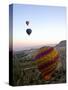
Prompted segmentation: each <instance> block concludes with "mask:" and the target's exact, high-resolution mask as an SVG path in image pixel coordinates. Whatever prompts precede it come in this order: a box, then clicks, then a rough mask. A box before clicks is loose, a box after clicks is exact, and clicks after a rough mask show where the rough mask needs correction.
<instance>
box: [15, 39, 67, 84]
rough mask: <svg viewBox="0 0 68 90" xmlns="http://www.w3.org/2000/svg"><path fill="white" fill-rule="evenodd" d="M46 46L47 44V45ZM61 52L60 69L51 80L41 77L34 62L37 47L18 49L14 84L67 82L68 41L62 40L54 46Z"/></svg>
mask: <svg viewBox="0 0 68 90" xmlns="http://www.w3.org/2000/svg"><path fill="white" fill-rule="evenodd" d="M45 47H46V46H45ZM54 47H55V48H56V49H57V50H58V52H59V54H60V64H59V66H58V67H59V69H58V70H56V71H55V73H54V75H53V76H52V79H51V80H50V81H45V80H44V79H42V77H41V73H40V72H39V70H38V68H37V65H36V64H33V63H32V54H33V53H35V52H37V49H31V50H23V51H17V52H14V53H13V84H14V85H15V86H17V85H39V84H56V83H57V84H58V83H65V82H66V41H61V42H60V43H59V44H57V45H56V46H54Z"/></svg>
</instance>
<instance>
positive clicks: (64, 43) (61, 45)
mask: <svg viewBox="0 0 68 90" xmlns="http://www.w3.org/2000/svg"><path fill="white" fill-rule="evenodd" d="M55 47H57V48H58V47H66V40H63V41H61V42H60V43H59V44H57V45H56V46H55Z"/></svg>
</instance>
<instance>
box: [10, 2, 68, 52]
mask: <svg viewBox="0 0 68 90" xmlns="http://www.w3.org/2000/svg"><path fill="white" fill-rule="evenodd" d="M10 18H11V15H10ZM26 21H29V22H30V23H29V28H31V29H32V33H31V35H30V36H29V35H28V34H27V33H26V29H27V28H28V27H27V25H26ZM11 30H12V29H11ZM62 40H66V8H65V7H59V6H42V5H27V4H14V5H13V50H22V49H29V48H33V47H38V46H45V45H51V44H56V43H59V42H60V41H62Z"/></svg>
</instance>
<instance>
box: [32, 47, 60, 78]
mask: <svg viewBox="0 0 68 90" xmlns="http://www.w3.org/2000/svg"><path fill="white" fill-rule="evenodd" d="M32 61H33V63H34V64H37V66H38V70H39V71H40V72H41V75H42V78H43V79H44V80H50V79H51V77H52V75H53V74H54V72H55V70H56V68H57V66H58V62H59V53H58V51H57V50H56V49H55V48H53V47H46V48H45V47H44V48H40V49H39V50H38V52H35V54H34V56H33V59H32Z"/></svg>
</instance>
